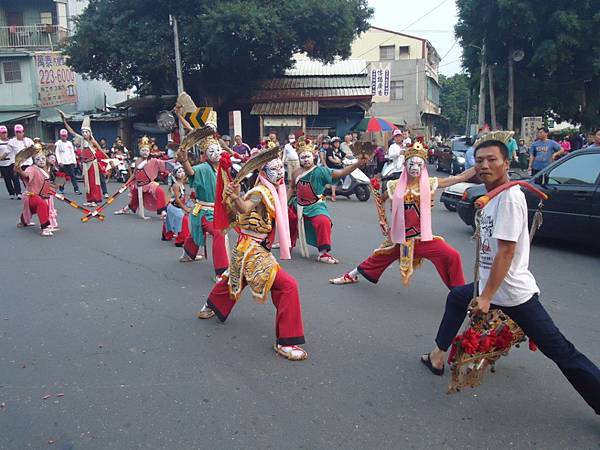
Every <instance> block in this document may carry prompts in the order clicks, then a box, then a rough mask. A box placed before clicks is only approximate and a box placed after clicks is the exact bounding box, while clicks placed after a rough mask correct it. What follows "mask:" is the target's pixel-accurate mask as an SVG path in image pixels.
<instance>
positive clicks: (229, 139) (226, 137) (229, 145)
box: [221, 134, 231, 148]
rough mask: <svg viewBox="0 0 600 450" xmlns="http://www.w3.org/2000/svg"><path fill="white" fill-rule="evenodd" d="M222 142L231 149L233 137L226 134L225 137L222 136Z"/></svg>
mask: <svg viewBox="0 0 600 450" xmlns="http://www.w3.org/2000/svg"><path fill="white" fill-rule="evenodd" d="M221 140H222V141H223V142H224V143H225V145H226V146H227V147H229V148H231V136H229V135H228V134H224V135H223V136H221Z"/></svg>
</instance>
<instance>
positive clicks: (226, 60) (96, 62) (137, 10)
mask: <svg viewBox="0 0 600 450" xmlns="http://www.w3.org/2000/svg"><path fill="white" fill-rule="evenodd" d="M169 14H173V15H176V16H177V18H178V24H179V33H180V48H181V56H182V70H183V74H184V84H185V87H186V90H187V91H188V92H190V93H191V94H192V95H194V96H198V97H206V96H211V97H213V98H214V97H215V95H214V93H216V92H218V93H219V94H220V96H221V97H233V96H236V95H239V94H247V93H248V90H251V89H252V88H253V87H254V86H255V85H256V82H257V81H259V80H261V79H265V78H269V77H272V76H276V75H280V74H282V73H283V71H284V70H285V69H286V68H289V67H291V65H292V64H293V60H292V55H293V54H294V53H295V52H301V51H305V52H307V53H308V55H309V56H310V57H312V58H315V59H319V60H321V61H324V62H330V61H332V60H333V58H334V57H335V56H337V55H339V56H342V57H348V56H349V55H350V44H351V42H352V40H353V39H354V38H355V37H356V35H357V34H359V33H361V32H363V31H366V30H367V29H368V26H369V25H368V20H369V18H370V17H371V16H372V14H373V10H372V9H371V8H369V7H368V4H367V0H303V1H301V2H299V1H296V0H278V1H272V0H219V1H218V2H206V1H203V0H186V1H183V0H90V3H89V5H88V7H87V8H86V10H85V12H84V14H83V15H82V16H81V17H80V18H78V20H77V28H76V32H75V35H74V36H73V37H72V38H71V39H70V40H69V42H68V44H67V47H66V49H65V52H66V53H67V55H68V56H69V57H70V64H71V66H72V67H73V68H74V69H75V70H76V71H77V72H79V73H82V74H84V75H85V76H87V77H89V78H94V79H104V80H107V81H109V82H110V83H111V84H112V85H113V86H114V87H115V88H117V89H121V90H123V89H128V88H132V87H136V88H137V89H138V91H139V92H141V93H145V94H150V93H151V94H165V93H174V92H176V85H177V83H176V74H175V57H174V43H173V33H172V28H171V26H170V24H169ZM221 99H222V98H221Z"/></svg>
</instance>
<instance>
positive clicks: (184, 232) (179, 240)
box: [162, 215, 190, 247]
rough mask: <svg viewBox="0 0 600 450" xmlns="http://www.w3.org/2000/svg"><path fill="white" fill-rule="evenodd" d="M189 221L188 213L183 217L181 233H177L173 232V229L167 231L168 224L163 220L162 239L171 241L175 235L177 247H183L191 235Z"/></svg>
mask: <svg viewBox="0 0 600 450" xmlns="http://www.w3.org/2000/svg"><path fill="white" fill-rule="evenodd" d="M188 222H189V219H188V216H187V215H185V216H183V219H182V220H181V231H180V232H179V233H177V235H175V233H173V232H172V231H167V225H166V223H165V222H163V226H162V240H163V241H170V240H172V239H173V237H175V247H183V244H184V243H185V240H186V239H187V238H188V236H189V235H190V227H189V225H188Z"/></svg>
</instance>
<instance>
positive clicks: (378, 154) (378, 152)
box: [372, 139, 385, 175]
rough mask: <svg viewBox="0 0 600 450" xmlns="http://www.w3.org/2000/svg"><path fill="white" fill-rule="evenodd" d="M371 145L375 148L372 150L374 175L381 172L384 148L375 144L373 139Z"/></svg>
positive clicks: (383, 161)
mask: <svg viewBox="0 0 600 450" xmlns="http://www.w3.org/2000/svg"><path fill="white" fill-rule="evenodd" d="M372 143H373V146H375V150H374V151H373V155H374V159H375V163H376V167H375V175H377V174H378V173H381V170H382V169H383V166H384V164H385V150H384V149H383V147H382V146H381V145H378V144H377V141H376V140H375V139H373V142H372Z"/></svg>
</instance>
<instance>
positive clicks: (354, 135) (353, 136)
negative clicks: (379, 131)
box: [352, 131, 360, 144]
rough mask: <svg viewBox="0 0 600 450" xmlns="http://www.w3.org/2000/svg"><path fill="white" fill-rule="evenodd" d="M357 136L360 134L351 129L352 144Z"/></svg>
mask: <svg viewBox="0 0 600 450" xmlns="http://www.w3.org/2000/svg"><path fill="white" fill-rule="evenodd" d="M359 137H360V136H359V135H358V133H357V132H356V131H353V132H352V143H353V144H354V143H355V142H357V141H358V138H359Z"/></svg>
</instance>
